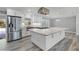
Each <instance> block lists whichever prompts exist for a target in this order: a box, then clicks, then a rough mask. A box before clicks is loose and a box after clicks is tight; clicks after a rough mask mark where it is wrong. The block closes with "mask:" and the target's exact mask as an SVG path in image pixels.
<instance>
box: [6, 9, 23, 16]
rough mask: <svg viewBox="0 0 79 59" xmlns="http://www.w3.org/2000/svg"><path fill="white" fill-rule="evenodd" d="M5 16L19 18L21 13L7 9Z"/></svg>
mask: <svg viewBox="0 0 79 59" xmlns="http://www.w3.org/2000/svg"><path fill="white" fill-rule="evenodd" d="M7 15H12V16H20V17H22V16H23V14H22V13H21V12H19V11H16V10H13V9H7Z"/></svg>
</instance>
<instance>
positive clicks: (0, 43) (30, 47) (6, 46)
mask: <svg viewBox="0 0 79 59" xmlns="http://www.w3.org/2000/svg"><path fill="white" fill-rule="evenodd" d="M0 51H42V50H41V49H40V48H39V47H37V46H36V45H34V44H33V43H32V42H31V37H30V36H29V37H26V38H23V39H21V40H18V41H13V42H9V43H7V42H6V40H5V39H2V40H0ZM48 51H79V40H78V37H76V36H66V37H65V38H64V39H63V40H62V41H60V42H59V43H58V44H56V45H55V46H54V47H52V48H51V49H49V50H48Z"/></svg>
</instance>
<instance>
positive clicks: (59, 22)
mask: <svg viewBox="0 0 79 59" xmlns="http://www.w3.org/2000/svg"><path fill="white" fill-rule="evenodd" d="M50 26H51V27H65V28H67V31H69V32H76V16H72V17H63V18H56V19H51V20H50Z"/></svg>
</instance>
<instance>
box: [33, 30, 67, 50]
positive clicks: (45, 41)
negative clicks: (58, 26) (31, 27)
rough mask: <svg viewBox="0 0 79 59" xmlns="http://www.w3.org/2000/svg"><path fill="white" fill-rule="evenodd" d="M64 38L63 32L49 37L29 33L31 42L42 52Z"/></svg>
mask: <svg viewBox="0 0 79 59" xmlns="http://www.w3.org/2000/svg"><path fill="white" fill-rule="evenodd" d="M64 38H65V31H64V30H63V31H59V32H55V33H52V34H49V35H42V34H40V33H37V32H33V31H31V41H32V42H33V43H34V44H35V45H37V46H38V47H39V48H40V49H42V50H44V51H47V50H49V49H50V48H52V47H53V46H54V45H55V44H57V43H59V42H60V41H61V40H63V39H64Z"/></svg>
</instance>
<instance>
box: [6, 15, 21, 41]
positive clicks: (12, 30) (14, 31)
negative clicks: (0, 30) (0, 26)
mask: <svg viewBox="0 0 79 59" xmlns="http://www.w3.org/2000/svg"><path fill="white" fill-rule="evenodd" d="M21 38H22V30H21V17H19V16H10V15H8V16H7V41H15V40H18V39H21Z"/></svg>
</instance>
